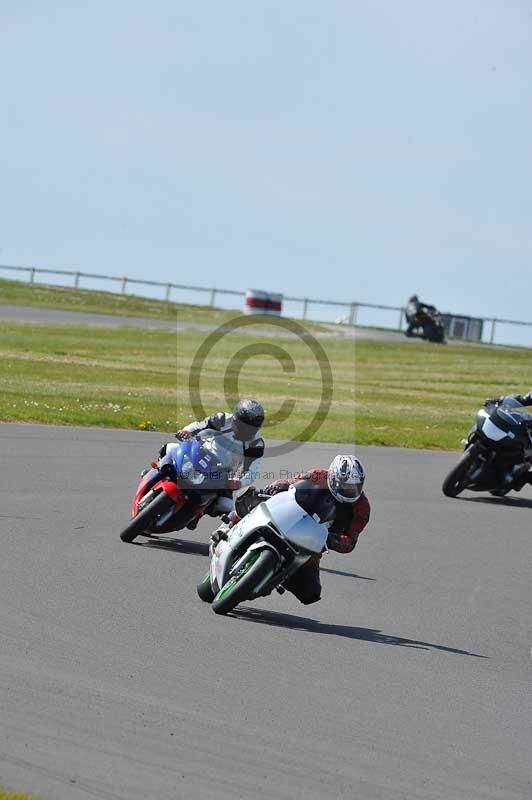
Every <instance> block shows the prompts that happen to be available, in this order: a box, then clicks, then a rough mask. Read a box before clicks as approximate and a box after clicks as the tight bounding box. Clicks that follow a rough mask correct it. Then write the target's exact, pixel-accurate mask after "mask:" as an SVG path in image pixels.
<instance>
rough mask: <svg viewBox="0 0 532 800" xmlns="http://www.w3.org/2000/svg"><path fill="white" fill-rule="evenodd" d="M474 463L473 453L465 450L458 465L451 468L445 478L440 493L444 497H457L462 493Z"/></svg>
mask: <svg viewBox="0 0 532 800" xmlns="http://www.w3.org/2000/svg"><path fill="white" fill-rule="evenodd" d="M474 463H475V457H474V453H472V452H471V450H466V451H465V453H464V454H463V456H462V458H461V459H460V461H459V462H458V464H457V465H456V466H455V467H453V469H452V470H451V471H450V472H449V474H448V475H447V477H446V478H445V480H444V482H443V485H442V487H441V488H442V491H443V493H444V495H445V496H446V497H458V495H459V494H460V492H463V491H464V489H465V487H466V486H467V483H468V480H467V478H468V476H469V472H470V471H471V467H472V466H473V465H474Z"/></svg>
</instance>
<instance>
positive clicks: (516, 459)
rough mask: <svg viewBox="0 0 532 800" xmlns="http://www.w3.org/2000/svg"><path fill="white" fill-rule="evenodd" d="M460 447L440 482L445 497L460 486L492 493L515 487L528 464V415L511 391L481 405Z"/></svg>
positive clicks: (531, 454)
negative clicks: (485, 406) (494, 401)
mask: <svg viewBox="0 0 532 800" xmlns="http://www.w3.org/2000/svg"><path fill="white" fill-rule="evenodd" d="M464 450H465V452H464V454H463V456H462V458H461V459H460V461H459V462H458V464H457V465H456V466H455V467H454V468H453V469H452V470H451V471H450V472H449V474H448V475H447V477H446V478H445V480H444V482H443V486H442V490H443V493H444V494H445V495H446V496H447V497H457V496H458V495H459V494H460V493H461V492H463V491H464V489H469V490H471V491H473V492H486V491H487V492H490V493H491V494H492V495H495V496H496V497H504V495H506V494H508V492H509V491H511V490H512V489H514V490H517V491H519V490H520V489H521V488H522V487H523V485H524V483H525V482H526V480H524V479H525V476H527V474H528V472H529V470H530V466H531V464H532V415H530V414H528V413H527V412H526V411H524V409H523V406H522V405H521V403H519V401H518V400H516V399H515V397H512V396H511V395H507V396H506V397H503V399H502V401H500V402H499V403H497V404H492V405H490V406H489V407H488V408H481V409H480V410H479V411H478V413H477V418H476V422H475V425H473V427H472V428H471V430H470V431H469V435H468V437H467V439H466V440H465V441H464Z"/></svg>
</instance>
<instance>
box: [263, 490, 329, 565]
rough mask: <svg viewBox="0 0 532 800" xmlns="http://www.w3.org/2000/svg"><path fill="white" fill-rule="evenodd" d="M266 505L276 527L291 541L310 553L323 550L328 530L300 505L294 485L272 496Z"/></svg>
mask: <svg viewBox="0 0 532 800" xmlns="http://www.w3.org/2000/svg"><path fill="white" fill-rule="evenodd" d="M264 505H265V506H266V508H267V509H268V514H269V516H270V518H271V520H272V522H273V523H274V525H275V527H276V528H278V530H280V531H281V532H282V533H283V534H284V535H285V537H286V539H288V541H289V542H293V543H294V544H295V546H296V547H299V548H302V549H303V550H307V551H309V552H310V553H321V552H322V550H323V549H324V547H325V545H326V543H327V535H328V530H327V528H326V527H325V525H322V524H321V523H320V522H318V521H316V520H315V519H313V518H312V517H311V516H309V514H307V512H306V511H305V510H304V509H303V508H301V506H300V505H298V503H297V502H296V491H295V488H294V487H293V486H290V488H289V489H288V491H287V492H279V494H276V495H274V496H273V497H270V498H269V500H267V501H266V503H265V504H264Z"/></svg>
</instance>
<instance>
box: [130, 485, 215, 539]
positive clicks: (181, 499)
mask: <svg viewBox="0 0 532 800" xmlns="http://www.w3.org/2000/svg"><path fill="white" fill-rule="evenodd" d="M158 489H162V490H163V492H166V494H167V495H168V496H169V497H171V498H172V500H173V501H174V502H175V504H176V508H175V511H176V514H178V513H179V512H180V511H181V509H183V511H185V508H184V507H185V505H186V503H187V496H186V495H185V493H184V492H183V491H182V490H181V489H180V487H179V486H177V485H176V484H175V483H174V482H173V481H169V480H167V479H166V478H162V477H161V473H160V472H159V470H158V469H151V470H149V471H148V472H147V473H146V475H144V476H143V477H142V478H141V480H140V482H139V485H138V486H137V491H136V492H135V497H134V498H133V504H132V514H131V516H132V517H136V516H137V514H138V513H139V502H140V500H141V499H142V498H143V497H144V495H145V494H146V493H147V492H149V491H152V490H155V491H157V490H158ZM198 499H199V498H198ZM215 499H216V493H215V492H212V493H211V492H208V493H205V494H204V495H203V496H202V498H201V500H202V502H200V503H198V505H196V506H195V507H193V508H191V509H190V510H189V511H188V513H185V516H184V517H183V518H182V519H180V518H176V517H175V516H174V517H172V519H170V520H169V521H168V524H167V525H163V526H162V527H161V528H160V530H159V532H160V533H163V532H166V533H168V532H169V531H173V530H176V523H177V524H178V526H179V528H180V527H181V526H183V527H184V526H185V525H186V524H187V522H188V521H189V520H191V519H194V517H195V516H198V517H202V516H203V514H204V513H205V511H206V510H207V508H208V506H209V505H210V504H211V503H212V502H213V500H215ZM178 520H179V521H178Z"/></svg>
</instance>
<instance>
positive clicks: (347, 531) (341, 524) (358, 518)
mask: <svg viewBox="0 0 532 800" xmlns="http://www.w3.org/2000/svg"><path fill="white" fill-rule="evenodd" d="M364 480H365V472H364V467H363V466H362V464H361V462H360V461H359V460H358V458H356V457H355V456H354V455H338V456H336V458H334V460H333V461H332V462H331V464H330V466H329V468H328V469H320V468H319V467H314V468H313V469H311V470H309V471H308V472H304V473H300V474H297V475H295V476H294V477H293V478H291V479H290V480H276V481H273V482H272V483H270V484H268V486H266V487H265V488H264V489H260V492H259V493H257V495H256V496H255V499H252V500H251V502H249V501H248V502H246V501H245V495H242V496H241V497H242V500H243V502H242V503H239V501H240V499H241V498H238V499H237V501H236V503H235V508H236V511H234V512H233V513H232V514H231V517H230V525H234V524H236V523H237V522H238V521H239V519H240V516H243V515H244V514H246V513H248V512H249V511H250V510H251V509H252V508H253V507H254V506H256V505H258V503H260V502H261V501H262V500H263V499H267V498H265V497H264V495H267V496H272V495H275V494H278V493H279V492H286V491H287V490H288V487H289V486H292V485H295V486H296V489H297V490H298V491H299V490H301V491H303V492H304V491H305V488H306V487H309V488H312V487H318V488H319V489H322V490H323V491H324V492H326V493H328V494H329V495H330V496H331V497H330V499H331V500H332V501H333V503H334V512H333V514H332V518H331V521H330V522H329V523H328V527H329V535H328V538H327V547H328V548H329V550H336V551H337V552H338V553H350V552H351V551H352V550H353V549H354V547H355V545H356V543H357V541H358V537H359V535H360V533H362V531H363V530H364V528H365V527H366V525H367V523H368V521H369V516H370V505H369V501H368V498H367V497H366V495H365V493H364V492H363V490H362V489H363V486H364ZM248 492H252V490H248ZM246 494H247V493H246ZM239 512H240V515H239ZM223 535H224V530H223V529H220V530H219V531H216V532H215V533H214V534H213V538H212V543H213V545H214V546H215V545H216V543H217V541H218V540H219V538H220V537H221V536H223ZM320 561H321V554H319V555H313V556H311V557H310V558H309V560H308V561H306V562H305V564H303V566H302V567H300V568H299V569H298V570H297V572H295V573H294V574H293V575H292V576H291V577H290V578H289V579H288V580H287V581H286V582H285V584H284V588H285V589H288V591H290V592H292V594H294V595H295V596H296V597H297V599H298V600H300V601H301V603H304V604H305V605H309V604H310V603H316V602H317V601H318V600H320V599H321V582H320Z"/></svg>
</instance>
